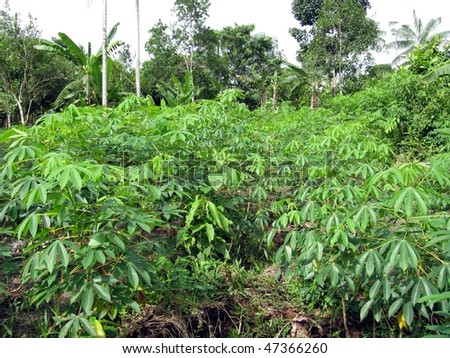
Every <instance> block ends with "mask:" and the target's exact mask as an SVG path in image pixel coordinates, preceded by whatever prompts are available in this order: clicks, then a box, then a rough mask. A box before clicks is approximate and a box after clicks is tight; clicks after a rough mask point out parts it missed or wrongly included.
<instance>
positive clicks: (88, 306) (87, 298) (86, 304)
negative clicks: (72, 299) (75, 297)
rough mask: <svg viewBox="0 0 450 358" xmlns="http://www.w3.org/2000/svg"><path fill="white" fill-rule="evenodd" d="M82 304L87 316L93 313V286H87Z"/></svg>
mask: <svg viewBox="0 0 450 358" xmlns="http://www.w3.org/2000/svg"><path fill="white" fill-rule="evenodd" d="M81 304H82V306H83V309H84V311H85V312H86V313H87V314H90V313H91V312H92V306H93V305H94V290H93V288H92V286H91V285H89V286H87V287H86V289H85V290H84V293H83V298H82V300H81Z"/></svg>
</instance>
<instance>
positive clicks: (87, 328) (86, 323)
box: [79, 317, 97, 337]
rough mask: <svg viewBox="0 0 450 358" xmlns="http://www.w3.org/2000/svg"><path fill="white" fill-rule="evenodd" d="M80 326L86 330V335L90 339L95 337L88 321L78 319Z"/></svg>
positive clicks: (82, 318)
mask: <svg viewBox="0 0 450 358" xmlns="http://www.w3.org/2000/svg"><path fill="white" fill-rule="evenodd" d="M79 320H80V322H81V325H82V326H83V328H84V329H85V330H86V332H87V334H89V335H90V336H91V337H97V332H96V330H95V328H94V326H93V325H92V323H91V322H89V320H87V319H86V318H85V317H80V318H79Z"/></svg>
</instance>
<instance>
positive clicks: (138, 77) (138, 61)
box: [136, 0, 141, 96]
mask: <svg viewBox="0 0 450 358" xmlns="http://www.w3.org/2000/svg"><path fill="white" fill-rule="evenodd" d="M140 24H141V20H140V11H139V0H136V29H137V49H136V94H137V95H138V96H140V95H141V28H140V27H141V25H140Z"/></svg>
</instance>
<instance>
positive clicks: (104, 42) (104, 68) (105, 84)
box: [102, 0, 108, 107]
mask: <svg viewBox="0 0 450 358" xmlns="http://www.w3.org/2000/svg"><path fill="white" fill-rule="evenodd" d="M107 14H108V0H103V40H102V106H104V107H106V106H107V105H108V74H107V69H108V64H107V59H108V50H107V47H108V45H107V41H108V36H107V25H108V24H107V18H108V16H107Z"/></svg>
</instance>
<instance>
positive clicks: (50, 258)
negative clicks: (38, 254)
mask: <svg viewBox="0 0 450 358" xmlns="http://www.w3.org/2000/svg"><path fill="white" fill-rule="evenodd" d="M56 245H57V242H54V243H53V244H52V245H51V246H50V247H49V249H48V250H47V255H46V256H45V259H44V260H45V262H46V263H47V269H48V272H49V273H52V272H53V270H54V269H55V264H56V254H57V246H56Z"/></svg>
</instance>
